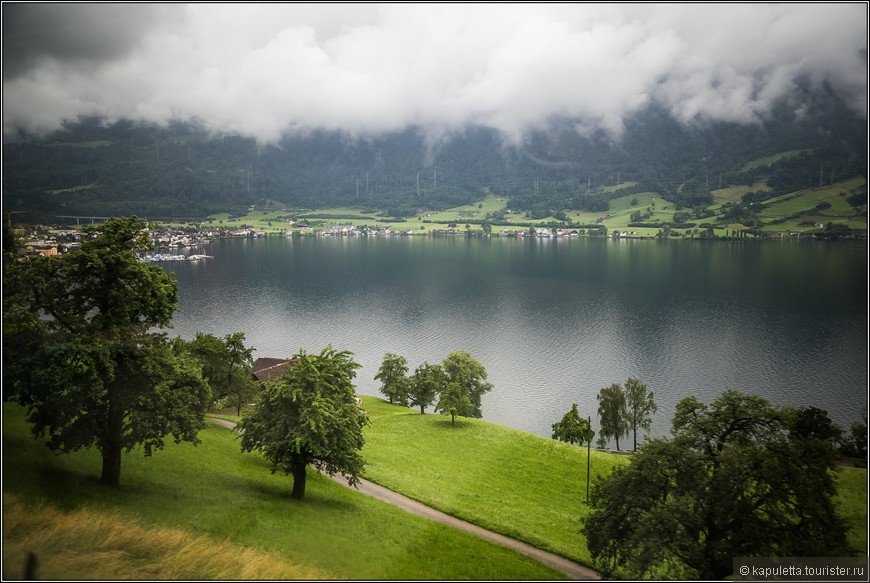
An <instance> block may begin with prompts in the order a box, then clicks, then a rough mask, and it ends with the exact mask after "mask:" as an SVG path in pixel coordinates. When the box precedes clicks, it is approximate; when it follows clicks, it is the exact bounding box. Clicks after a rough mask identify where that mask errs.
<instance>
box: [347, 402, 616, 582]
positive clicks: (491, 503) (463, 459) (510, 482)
mask: <svg viewBox="0 0 870 583" xmlns="http://www.w3.org/2000/svg"><path fill="white" fill-rule="evenodd" d="M362 399H363V407H364V408H365V409H366V411H367V412H368V414H369V417H370V418H371V420H372V424H371V425H370V426H369V427H367V428H366V433H365V435H366V445H365V447H364V449H363V455H364V457H365V459H366V463H367V465H366V472H365V475H366V477H367V478H368V479H370V480H372V481H374V482H377V483H379V484H381V485H382V486H386V487H387V488H390V489H392V490H396V491H398V492H401V493H403V494H405V495H406V496H409V497H411V498H414V499H416V500H419V501H421V502H424V503H425V504H428V505H430V506H434V507H435V508H438V509H439V510H442V511H444V512H447V513H448V514H452V515H454V516H459V517H460V518H463V519H465V520H468V521H470V522H474V523H476V524H480V525H481V526H484V527H486V528H488V529H490V530H493V531H496V532H500V533H502V534H505V535H507V536H511V537H514V538H518V539H520V540H523V541H526V542H528V543H531V544H533V545H535V546H537V547H540V548H544V549H547V550H550V551H553V552H556V553H558V554H560V555H563V556H566V557H569V558H571V559H574V560H576V561H578V562H581V563H584V564H587V565H588V564H590V556H589V552H588V551H587V549H586V541H585V538H584V537H583V536H582V535H581V534H580V533H579V528H580V522H579V518H580V517H581V516H583V515H585V514H586V512H587V506H586V504H585V502H584V500H585V496H586V449H585V448H580V447H577V446H572V445H569V444H565V443H561V442H557V441H553V440H548V439H542V438H540V437H538V436H535V435H532V434H530V433H525V432H521V431H517V430H515V429H510V428H507V427H503V426H500V425H494V424H492V423H487V422H484V421H480V420H476V419H465V418H463V419H457V422H456V426H455V427H454V426H451V424H450V418H449V417H447V416H443V415H438V414H434V413H433V414H430V413H431V409H430V411H429V412H427V414H426V415H420V411H419V409H417V410H416V411H414V410H410V409H407V408H405V407H401V406H396V405H390V404H389V403H387V402H385V401H383V400H381V399H378V398H375V397H366V396H364V397H362ZM626 460H627V456H621V455H616V454H608V453H604V452H599V451H595V450H593V451H592V458H591V461H592V480H593V482H594V480H595V478H596V476H598V475H602V474H609V473H610V471H612V469H613V467H614V466H615V465H617V464H622V463H625V462H626Z"/></svg>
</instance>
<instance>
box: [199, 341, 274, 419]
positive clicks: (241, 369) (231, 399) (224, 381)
mask: <svg viewBox="0 0 870 583" xmlns="http://www.w3.org/2000/svg"><path fill="white" fill-rule="evenodd" d="M188 349H189V350H190V352H191V353H192V354H193V355H194V356H196V358H197V359H198V360H199V361H200V362H201V363H202V374H203V376H204V377H205V378H206V379H207V380H208V383H209V386H210V387H211V391H212V396H213V398H214V399H215V400H216V401H223V402H224V403H226V404H229V405H232V406H234V407H235V408H236V414H237V415H241V410H242V407H243V406H244V405H246V404H248V403H250V402H251V400H252V399H253V397H254V395H255V394H256V390H257V387H256V384H255V383H254V382H253V381H252V378H251V366H252V365H253V361H254V357H253V352H254V349H253V348H248V347H246V346H245V334H244V332H236V333H234V334H227V335H226V336H224V337H223V338H216V337H214V336H212V335H211V334H203V333H202V332H198V333H197V334H196V337H195V338H194V339H193V340H192V341H190V342H189V343H188Z"/></svg>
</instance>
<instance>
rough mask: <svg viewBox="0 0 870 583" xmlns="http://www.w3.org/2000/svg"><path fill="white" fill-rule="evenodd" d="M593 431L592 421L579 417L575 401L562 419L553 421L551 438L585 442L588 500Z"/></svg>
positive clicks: (587, 496) (568, 441) (587, 494)
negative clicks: (556, 421)
mask: <svg viewBox="0 0 870 583" xmlns="http://www.w3.org/2000/svg"><path fill="white" fill-rule="evenodd" d="M593 437H595V432H594V431H592V423H591V420H589V419H583V418H582V417H580V413H579V412H578V411H577V403H574V404H573V405H571V410H570V411H568V412H567V413H565V416H564V417H562V420H561V421H559V422H558V423H553V439H558V440H559V441H565V442H567V443H571V444H574V443H584V442H585V443H586V501H587V502H589V471H590V458H589V454H590V451H589V450H590V448H591V446H592V438H593Z"/></svg>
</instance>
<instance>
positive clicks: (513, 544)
mask: <svg viewBox="0 0 870 583" xmlns="http://www.w3.org/2000/svg"><path fill="white" fill-rule="evenodd" d="M208 420H209V421H210V422H212V423H215V424H217V425H221V426H223V427H227V428H229V429H234V428H235V423H233V422H232V421H226V420H225V419H216V418H214V417H209V418H208ZM332 479H333V481H335V482H337V483H339V484H341V485H343V486H347V487H351V486H349V485H348V483H347V480H345V479H344V478H343V477H342V476H333V477H332ZM357 489H358V490H359V491H360V492H362V493H363V494H366V495H368V496H371V497H373V498H377V499H378V500H382V501H384V502H387V503H388V504H392V505H393V506H397V507H399V508H401V509H402V510H405V511H407V512H410V513H412V514H417V515H418V516H423V517H425V518H428V519H430V520H435V521H437V522H441V523H443V524H446V525H448V526H452V527H454V528H457V529H459V530H464V531H466V532H469V533H471V534H474V535H476V536H479V537H481V538H484V539H486V540H488V541H490V542H494V543H496V544H499V545H502V546H504V547H508V548H510V549H513V550H515V551H517V552H520V553H523V554H524V555H528V556H530V557H532V558H534V559H536V560H538V561H540V562H541V563H544V564H545V565H548V566H550V567H553V568H554V569H556V570H558V571H561V572H562V573H565V574H566V575H567V576H568V577H570V578H571V579H577V580H589V579H601V575H600V574H599V573H597V572H596V571H594V570H592V569H590V568H589V567H585V566H583V565H581V564H579V563H575V562H574V561H571V560H569V559H566V558H565V557H560V556H559V555H556V554H553V553H550V552H548V551H544V550H541V549H539V548H536V547H533V546H532V545H530V544H527V543H524V542H522V541H518V540H516V539H512V538H510V537H507V536H504V535H503V534H498V533H496V532H492V531H489V530H486V529H485V528H481V527H480V526H477V525H476V524H472V523H470V522H466V521H464V520H460V519H459V518H456V517H455V516H451V515H449V514H445V513H444V512H441V511H440V510H435V509H434V508H431V507H429V506H426V505H425V504H421V503H420V502H417V501H416V500H412V499H411V498H408V497H407V496H403V495H401V494H399V493H397V492H393V491H392V490H389V489H387V488H384V487H383V486H379V485H377V484H375V483H374V482H369V481H368V480H363V479H360V481H359V484H358V487H357Z"/></svg>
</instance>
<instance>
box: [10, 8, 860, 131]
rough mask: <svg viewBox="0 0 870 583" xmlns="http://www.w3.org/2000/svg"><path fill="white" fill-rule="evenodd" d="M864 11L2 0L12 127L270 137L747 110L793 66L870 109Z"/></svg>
mask: <svg viewBox="0 0 870 583" xmlns="http://www.w3.org/2000/svg"><path fill="white" fill-rule="evenodd" d="M866 23H867V6H866V4H825V5H822V4H770V5H767V4H765V5H761V4H734V5H731V4H704V5H682V4H674V5H655V4H652V5H650V4H639V5H625V4H603V5H595V4H567V5H563V4H557V5H537V4H521V5H498V6H495V5H475V4H471V5H465V4H446V5H442V4H438V5H407V4H406V5H359V4H349V5H338V4H326V5H297V4H252V5H248V4H209V5H206V4H192V5H174V4H166V5H164V4H160V5H150V4H119V5H96V4H94V5H86V4H43V5H39V4H33V5H31V4H20V5H10V4H4V6H3V43H4V46H3V48H4V52H3V65H4V70H3V91H4V112H3V129H4V137H5V138H6V139H14V137H15V136H16V135H18V133H19V131H24V132H28V133H44V132H48V131H51V130H54V129H56V128H58V127H60V125H61V123H62V122H63V121H64V120H74V119H76V118H77V117H78V116H80V115H102V116H106V117H108V118H109V119H119V118H130V119H137V120H144V121H149V122H156V123H166V122H167V121H169V120H171V119H196V120H198V121H200V122H201V123H202V124H203V125H205V126H206V127H207V128H210V129H212V130H214V131H234V132H239V133H243V134H246V135H251V136H254V137H256V138H257V139H258V140H259V141H261V142H272V141H276V140H278V139H279V138H280V136H281V135H282V134H283V133H285V132H301V131H308V130H311V129H314V128H328V129H340V130H344V131H346V132H349V133H352V134H375V133H381V132H389V131H396V130H400V129H402V128H405V127H407V126H409V125H415V126H420V127H423V128H431V129H432V131H433V132H435V133H440V134H444V133H449V132H451V131H456V130H459V129H461V128H462V127H464V126H466V125H468V124H480V125H485V126H489V127H492V128H496V129H498V130H500V131H501V132H503V133H504V135H505V136H507V137H508V138H513V139H518V138H519V137H520V136H522V135H523V133H524V132H526V131H527V130H529V129H530V128H536V127H542V126H544V125H545V124H546V123H547V121H548V120H551V119H553V118H554V117H562V116H570V117H572V118H575V119H577V120H578V122H579V126H578V127H581V128H586V129H587V130H594V129H603V130H605V131H607V132H608V133H610V134H612V135H618V134H619V133H620V131H621V130H622V124H623V120H624V119H625V118H626V117H627V116H630V115H631V114H632V113H633V112H635V111H637V110H639V109H641V108H643V107H645V106H647V105H648V104H650V103H653V102H655V103H659V104H662V105H664V106H665V107H666V108H668V109H669V110H670V111H671V113H672V115H673V116H674V117H675V118H677V119H679V120H680V121H682V122H684V123H693V122H696V121H699V120H702V121H703V120H724V121H734V122H740V123H752V122H755V121H757V120H759V119H761V118H763V116H764V115H766V113H767V112H769V111H770V109H771V107H772V106H773V105H774V104H775V103H777V102H779V101H781V100H783V99H787V98H789V97H790V96H791V95H792V94H793V93H794V89H795V87H796V84H797V83H799V82H809V83H815V84H823V83H824V84H827V85H829V86H830V87H831V88H832V89H833V90H834V91H836V92H837V93H839V94H840V95H841V96H843V98H844V99H845V100H846V101H847V103H849V104H850V105H851V106H852V107H854V108H855V109H856V110H857V111H859V112H860V113H861V114H863V115H865V116H866V101H867V91H866V85H867V28H866ZM794 107H795V109H796V110H797V109H799V107H800V104H794Z"/></svg>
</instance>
